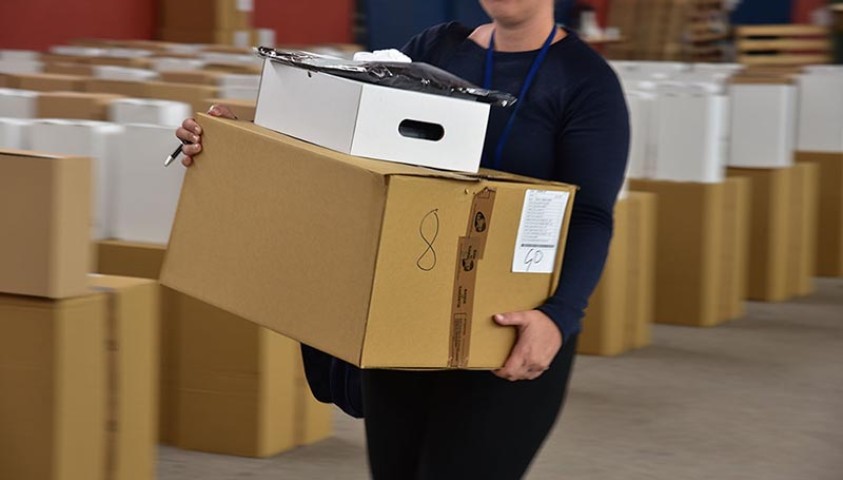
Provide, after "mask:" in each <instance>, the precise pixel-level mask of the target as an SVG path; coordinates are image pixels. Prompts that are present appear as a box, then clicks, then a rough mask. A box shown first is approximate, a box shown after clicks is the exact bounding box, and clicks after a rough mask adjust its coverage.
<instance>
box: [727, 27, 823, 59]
mask: <svg viewBox="0 0 843 480" xmlns="http://www.w3.org/2000/svg"><path fill="white" fill-rule="evenodd" d="M735 35H736V37H737V40H736V45H735V46H736V47H737V51H738V62H739V63H742V64H744V65H747V66H776V65H812V64H818V63H829V62H830V61H831V42H830V40H829V30H828V28H826V27H819V26H814V25H754V26H741V27H738V28H737V29H736V30H735Z"/></svg>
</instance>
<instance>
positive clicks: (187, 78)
mask: <svg viewBox="0 0 843 480" xmlns="http://www.w3.org/2000/svg"><path fill="white" fill-rule="evenodd" d="M219 78H220V74H219V73H218V72H209V71H206V70H184V71H178V72H177V71H172V72H161V81H162V82H169V83H190V84H195V85H212V86H216V85H217V83H218V82H219Z"/></svg>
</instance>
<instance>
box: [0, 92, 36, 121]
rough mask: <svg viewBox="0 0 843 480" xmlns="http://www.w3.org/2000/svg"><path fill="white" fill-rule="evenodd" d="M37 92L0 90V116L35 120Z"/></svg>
mask: <svg viewBox="0 0 843 480" xmlns="http://www.w3.org/2000/svg"><path fill="white" fill-rule="evenodd" d="M37 103H38V92H31V91H29V90H14V89H11V88H0V115H3V116H4V117H9V118H35V115H36V112H37Z"/></svg>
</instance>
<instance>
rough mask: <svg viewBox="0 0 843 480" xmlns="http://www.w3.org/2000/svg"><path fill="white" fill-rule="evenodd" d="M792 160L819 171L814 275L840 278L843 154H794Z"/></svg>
mask: <svg viewBox="0 0 843 480" xmlns="http://www.w3.org/2000/svg"><path fill="white" fill-rule="evenodd" d="M796 160H797V162H799V164H802V163H809V164H810V163H815V164H817V165H819V167H820V173H819V206H818V216H817V218H818V226H819V227H818V228H819V229H818V230H817V235H816V255H817V259H816V274H817V275H818V276H821V277H843V153H821V152H798V153H797V154H796ZM820 229H821V230H820Z"/></svg>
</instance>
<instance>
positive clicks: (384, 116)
mask: <svg viewBox="0 0 843 480" xmlns="http://www.w3.org/2000/svg"><path fill="white" fill-rule="evenodd" d="M488 116H489V105H487V104H484V103H479V102H474V101H471V100H463V99H457V98H450V97H444V96H438V95H431V94H424V93H418V92H411V91H406V90H400V89H396V88H388V87H382V86H378V85H372V84H367V83H362V82H357V81H353V80H349V79H345V78H340V77H336V76H333V75H327V74H324V73H314V72H308V71H306V70H304V69H300V68H295V67H289V66H286V65H282V64H279V63H274V62H271V61H269V60H267V61H266V63H265V64H264V69H263V76H262V79H261V86H260V93H259V95H258V102H257V111H256V113H255V123H256V124H258V125H260V126H262V127H266V128H269V129H271V130H275V131H278V132H281V133H285V134H287V135H291V136H293V137H296V138H300V139H302V140H305V141H308V142H312V143H315V144H317V145H321V146H323V147H327V148H330V149H332V150H336V151H339V152H343V153H347V154H351V155H358V156H361V157H369V158H374V159H378V160H387V161H393V162H400V163H407V164H412V165H420V166H424V167H432V168H439V169H444V170H454V171H461V172H472V173H475V172H477V170H478V169H479V167H480V157H481V155H482V152H483V142H484V140H485V136H486V124H487V122H488Z"/></svg>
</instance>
